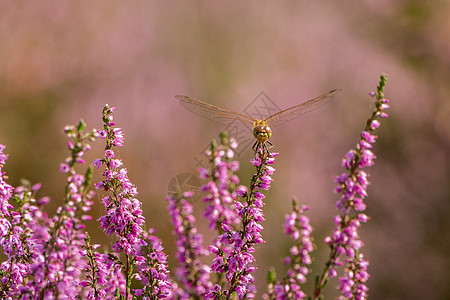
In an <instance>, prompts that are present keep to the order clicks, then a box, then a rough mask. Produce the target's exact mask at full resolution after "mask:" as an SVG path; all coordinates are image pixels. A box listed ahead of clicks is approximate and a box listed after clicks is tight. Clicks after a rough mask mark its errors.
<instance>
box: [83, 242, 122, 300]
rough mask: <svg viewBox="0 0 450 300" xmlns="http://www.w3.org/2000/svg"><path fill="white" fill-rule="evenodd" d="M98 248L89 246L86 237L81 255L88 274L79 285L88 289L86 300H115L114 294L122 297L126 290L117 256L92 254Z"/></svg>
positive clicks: (96, 245) (95, 245) (97, 245)
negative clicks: (85, 260) (86, 264)
mask: <svg viewBox="0 0 450 300" xmlns="http://www.w3.org/2000/svg"><path fill="white" fill-rule="evenodd" d="M99 247H100V245H99V244H94V245H91V244H90V238H89V236H87V237H86V239H85V245H84V246H83V248H84V249H83V251H82V252H81V253H82V254H83V256H84V257H86V258H87V261H88V262H87V263H88V267H87V270H89V272H87V273H86V279H85V280H83V281H81V282H80V285H81V286H82V287H87V288H88V289H87V290H86V291H85V298H86V299H95V300H97V299H116V294H122V295H124V294H125V290H126V288H125V286H126V282H125V277H124V275H123V273H122V266H121V264H120V263H119V262H118V261H119V260H118V258H117V256H115V255H113V254H110V255H108V254H101V253H98V252H94V250H95V249H97V248H99Z"/></svg>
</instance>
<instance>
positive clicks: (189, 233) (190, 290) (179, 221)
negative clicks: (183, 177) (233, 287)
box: [167, 192, 212, 299]
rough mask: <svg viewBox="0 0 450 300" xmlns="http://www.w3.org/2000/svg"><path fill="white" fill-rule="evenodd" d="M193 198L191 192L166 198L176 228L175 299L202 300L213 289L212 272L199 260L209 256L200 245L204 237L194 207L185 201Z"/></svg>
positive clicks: (173, 296)
mask: <svg viewBox="0 0 450 300" xmlns="http://www.w3.org/2000/svg"><path fill="white" fill-rule="evenodd" d="M192 195H193V193H192V192H185V193H183V194H182V195H180V193H176V194H175V195H171V196H168V197H167V201H168V202H169V207H168V209H169V214H170V217H171V221H172V224H173V226H174V228H175V230H174V234H175V237H176V248H177V253H176V256H177V259H178V263H179V266H178V267H177V269H176V270H175V277H176V280H177V283H178V284H177V287H176V288H174V291H173V295H172V298H174V299H177V298H181V299H204V298H205V297H206V294H207V293H208V292H209V290H210V289H211V287H212V283H211V282H210V278H209V274H210V272H211V270H210V268H209V267H208V266H206V265H204V264H203V263H202V262H201V261H200V258H201V257H203V256H206V255H208V254H209V253H208V251H207V250H206V249H205V248H204V247H203V245H202V244H203V236H202V235H201V234H200V233H198V232H197V227H196V225H195V223H196V219H195V217H194V216H193V206H192V204H190V203H188V202H187V201H186V198H189V197H192Z"/></svg>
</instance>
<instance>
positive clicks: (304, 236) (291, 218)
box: [264, 200, 314, 299]
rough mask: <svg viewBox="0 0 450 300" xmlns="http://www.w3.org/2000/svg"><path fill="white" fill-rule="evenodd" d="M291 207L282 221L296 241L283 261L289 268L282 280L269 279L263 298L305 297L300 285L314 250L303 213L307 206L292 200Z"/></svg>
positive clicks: (307, 220)
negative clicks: (290, 210) (266, 291)
mask: <svg viewBox="0 0 450 300" xmlns="http://www.w3.org/2000/svg"><path fill="white" fill-rule="evenodd" d="M292 208H293V209H292V212H291V213H290V214H288V215H286V221H285V223H284V232H285V233H286V234H287V235H289V236H290V237H291V238H292V239H293V240H294V241H295V242H296V243H295V245H294V246H292V247H291V248H290V250H289V252H290V255H289V256H288V257H286V258H285V259H284V263H285V264H286V265H289V270H288V271H287V274H286V276H285V278H284V279H283V280H282V281H280V282H275V280H271V282H270V283H269V287H268V293H266V294H265V295H264V298H265V299H303V298H305V297H306V294H305V293H304V292H303V291H302V290H301V285H302V284H304V283H305V282H306V276H307V275H308V273H309V269H308V267H307V266H308V265H310V264H311V263H312V260H311V257H310V253H311V252H312V251H313V250H314V244H313V241H312V237H311V233H312V227H311V225H310V224H309V218H308V217H307V216H305V215H303V213H304V212H305V211H307V210H308V209H309V207H308V206H299V205H298V204H297V202H296V201H295V200H293V201H292ZM271 272H274V271H271ZM274 275H275V274H274Z"/></svg>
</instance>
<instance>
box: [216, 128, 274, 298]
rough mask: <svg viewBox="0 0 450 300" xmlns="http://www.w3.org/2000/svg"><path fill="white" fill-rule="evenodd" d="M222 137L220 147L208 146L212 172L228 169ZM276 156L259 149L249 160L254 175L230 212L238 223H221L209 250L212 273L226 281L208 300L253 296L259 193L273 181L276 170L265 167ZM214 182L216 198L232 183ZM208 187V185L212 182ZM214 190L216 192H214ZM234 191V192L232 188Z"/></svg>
mask: <svg viewBox="0 0 450 300" xmlns="http://www.w3.org/2000/svg"><path fill="white" fill-rule="evenodd" d="M221 137H222V145H221V146H219V147H218V146H217V145H216V144H215V143H213V144H212V146H211V157H210V160H211V161H212V162H214V163H213V164H212V168H213V169H212V170H214V168H218V169H219V170H220V168H221V167H223V168H226V167H227V166H228V165H227V163H228V161H227V158H226V157H223V154H222V153H226V152H227V151H220V150H221V147H228V144H227V137H226V135H224V134H222V136H221ZM233 145H234V143H233ZM216 155H217V157H216ZM275 156H276V154H271V153H268V152H267V151H263V150H262V149H258V151H257V152H256V153H255V158H254V159H252V160H250V161H251V163H252V164H253V165H254V166H255V167H256V174H254V175H253V177H252V179H251V183H250V187H249V189H248V190H246V189H244V188H239V189H238V190H239V194H240V195H242V197H243V200H244V201H243V202H240V201H238V200H235V201H234V202H233V206H234V209H233V210H230V213H233V214H237V217H238V218H236V219H237V220H239V221H240V224H239V226H236V224H235V222H231V221H232V220H230V221H227V222H225V223H222V224H221V227H220V228H221V231H220V232H221V234H220V235H219V236H218V238H217V239H216V240H215V241H214V243H213V245H211V246H210V249H209V250H210V251H211V252H212V253H213V254H214V255H215V257H214V258H213V263H212V265H211V270H212V272H215V273H218V274H222V273H223V274H224V276H220V278H222V279H223V280H225V282H226V284H225V282H220V283H219V284H221V286H222V288H221V289H220V290H219V289H214V290H211V292H210V294H209V295H208V297H209V298H213V299H221V298H222V297H225V296H227V295H233V294H236V295H237V297H239V299H243V298H253V297H255V291H256V290H255V286H254V278H253V272H255V271H256V267H254V266H253V263H254V262H255V258H254V256H253V253H254V252H255V246H256V244H260V243H263V242H264V240H263V239H262V236H261V230H262V226H261V224H260V223H261V222H262V221H264V215H263V211H262V206H263V205H264V202H263V201H262V200H263V198H264V194H262V193H261V192H260V191H261V190H268V189H269V188H270V184H271V182H272V181H273V179H272V178H271V176H270V175H271V174H273V172H274V170H275V169H274V168H273V167H270V168H269V169H268V168H267V167H268V166H267V164H269V163H271V164H272V163H273V162H274V157H275ZM230 164H231V162H230ZM225 170H226V169H225ZM211 173H212V174H216V173H218V174H223V175H224V176H225V174H230V172H214V171H211ZM227 176H228V175H227ZM217 179H218V182H219V185H218V188H217V189H218V195H221V194H223V192H224V191H226V190H227V189H226V187H227V186H228V185H229V184H231V182H232V181H230V179H229V177H220V175H219V177H217ZM208 185H209V186H211V182H210V183H209V184H208ZM213 190H214V191H215V189H213ZM233 190H234V191H236V189H235V188H234V189H233ZM225 194H226V193H225ZM234 197H235V196H234ZM224 199H226V198H224ZM208 201H209V200H208ZM222 201H223V200H222ZM225 203H229V202H225ZM227 207H228V205H227ZM216 228H217V227H216Z"/></svg>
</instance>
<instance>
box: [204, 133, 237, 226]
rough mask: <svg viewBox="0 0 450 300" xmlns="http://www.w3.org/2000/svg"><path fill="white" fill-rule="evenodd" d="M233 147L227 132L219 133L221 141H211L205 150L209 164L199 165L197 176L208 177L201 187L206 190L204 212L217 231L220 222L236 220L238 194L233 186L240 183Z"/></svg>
mask: <svg viewBox="0 0 450 300" xmlns="http://www.w3.org/2000/svg"><path fill="white" fill-rule="evenodd" d="M236 147H237V143H236V141H235V140H234V139H230V141H228V140H227V136H226V134H224V133H222V134H221V145H219V146H218V145H217V144H216V142H215V141H213V142H212V143H211V149H210V150H209V151H207V152H206V155H207V156H209V168H201V169H200V178H202V179H205V180H207V179H210V180H209V181H208V183H207V184H205V185H204V186H203V187H202V191H204V192H207V193H208V194H207V195H206V196H205V197H204V198H203V202H205V203H207V207H206V209H205V210H204V212H203V216H204V217H205V218H206V219H207V220H208V223H209V229H211V230H218V231H219V232H220V231H221V230H222V229H221V227H222V225H223V224H226V225H230V226H234V225H236V224H237V222H238V220H237V211H236V209H235V207H234V202H235V201H236V198H237V193H236V186H237V185H238V184H239V178H238V177H237V176H236V175H235V172H236V171H238V170H239V162H238V161H235V160H232V158H233V156H234V150H235V149H236Z"/></svg>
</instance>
